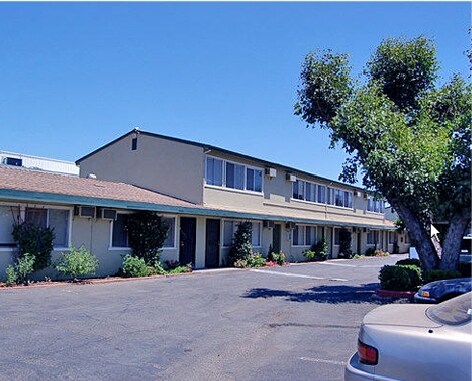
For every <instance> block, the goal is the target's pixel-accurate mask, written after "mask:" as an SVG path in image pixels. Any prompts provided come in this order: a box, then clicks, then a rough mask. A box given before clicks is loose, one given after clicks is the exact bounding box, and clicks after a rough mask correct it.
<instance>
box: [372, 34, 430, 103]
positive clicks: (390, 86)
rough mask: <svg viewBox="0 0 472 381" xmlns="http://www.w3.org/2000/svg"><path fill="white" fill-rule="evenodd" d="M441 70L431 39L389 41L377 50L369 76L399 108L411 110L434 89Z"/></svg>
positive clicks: (395, 39)
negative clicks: (424, 94)
mask: <svg viewBox="0 0 472 381" xmlns="http://www.w3.org/2000/svg"><path fill="white" fill-rule="evenodd" d="M438 68H439V67H438V64H437V59H436V49H435V47H434V45H433V43H432V42H431V41H430V40H428V39H426V38H424V37H419V38H416V39H412V40H405V39H403V38H389V39H387V40H385V41H383V42H382V43H381V44H380V46H379V47H378V48H377V51H376V52H375V53H374V55H373V56H372V58H371V60H370V61H369V63H368V64H367V69H366V74H367V76H368V77H369V78H370V80H371V81H372V82H376V83H379V84H380V85H381V86H382V91H383V93H384V94H385V95H387V97H388V98H389V99H390V100H391V101H392V102H393V103H395V104H396V105H397V106H398V107H399V108H402V109H406V108H410V109H411V108H414V107H416V105H417V101H418V99H419V98H420V97H421V95H422V94H423V93H425V92H426V91H427V90H429V89H431V88H432V86H433V82H434V80H435V79H436V77H437V76H436V72H437V70H438Z"/></svg>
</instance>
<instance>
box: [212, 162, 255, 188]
mask: <svg viewBox="0 0 472 381" xmlns="http://www.w3.org/2000/svg"><path fill="white" fill-rule="evenodd" d="M262 181H263V180H262V169H260V168H254V167H248V166H246V165H243V164H238V163H233V162H230V161H226V160H223V159H218V158H215V157H211V156H207V157H206V174H205V182H206V184H207V185H216V186H219V187H226V188H231V189H238V190H247V191H251V192H257V193H261V192H262Z"/></svg>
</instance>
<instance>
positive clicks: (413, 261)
mask: <svg viewBox="0 0 472 381" xmlns="http://www.w3.org/2000/svg"><path fill="white" fill-rule="evenodd" d="M395 265H397V266H400V265H412V266H416V267H419V268H421V261H420V260H419V259H416V258H406V259H400V260H399V261H397V262H396V263H395Z"/></svg>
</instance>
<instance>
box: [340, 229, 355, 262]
mask: <svg viewBox="0 0 472 381" xmlns="http://www.w3.org/2000/svg"><path fill="white" fill-rule="evenodd" d="M351 242H352V234H351V232H350V231H349V230H347V229H344V228H343V229H341V230H340V231H339V256H340V257H341V258H351V257H352V250H351Z"/></svg>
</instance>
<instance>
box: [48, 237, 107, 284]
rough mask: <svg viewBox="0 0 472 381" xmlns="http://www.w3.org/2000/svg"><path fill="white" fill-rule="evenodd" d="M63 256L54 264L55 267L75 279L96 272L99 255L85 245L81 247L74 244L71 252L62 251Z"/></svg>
mask: <svg viewBox="0 0 472 381" xmlns="http://www.w3.org/2000/svg"><path fill="white" fill-rule="evenodd" d="M62 256H63V257H62V259H61V260H60V261H59V262H58V263H56V264H55V265H54V268H55V269H56V270H57V271H59V272H60V273H62V274H64V275H68V276H71V277H72V278H74V279H77V278H79V277H83V276H85V275H89V274H95V271H96V270H97V268H98V265H99V262H98V259H97V257H96V256H95V255H93V254H92V253H91V252H90V251H88V250H87V249H86V248H85V246H83V245H82V246H80V247H79V248H76V247H74V246H72V247H71V249H70V250H69V252H67V253H62Z"/></svg>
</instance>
